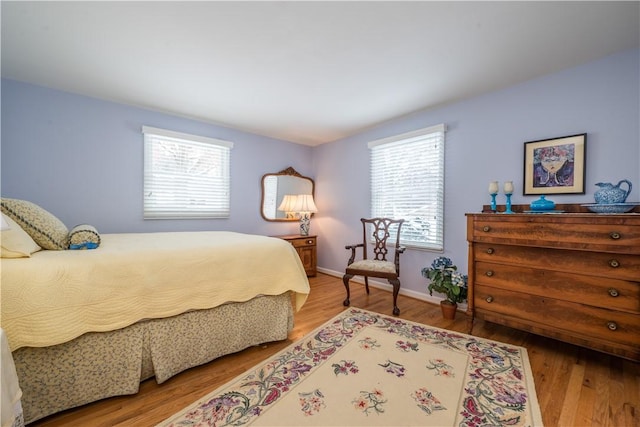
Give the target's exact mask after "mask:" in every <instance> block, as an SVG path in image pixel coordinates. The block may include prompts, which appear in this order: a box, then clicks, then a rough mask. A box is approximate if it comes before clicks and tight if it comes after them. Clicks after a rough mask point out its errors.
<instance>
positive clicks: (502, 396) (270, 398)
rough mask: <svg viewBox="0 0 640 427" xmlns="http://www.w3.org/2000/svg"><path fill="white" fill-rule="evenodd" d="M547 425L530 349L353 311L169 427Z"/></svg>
mask: <svg viewBox="0 0 640 427" xmlns="http://www.w3.org/2000/svg"><path fill="white" fill-rule="evenodd" d="M245 425H251V426H487V425H491V426H497V425H508V426H539V425H542V417H541V415H540V408H539V406H538V402H537V398H536V393H535V386H534V383H533V378H532V375H531V367H530V365H529V360H528V356H527V351H526V349H525V348H523V347H517V346H513V345H509V344H503V343H500V342H496V341H489V340H485V339H481V338H477V337H473V336H471V335H465V334H461V333H457V332H451V331H447V330H444V329H438V328H434V327H430V326H427V325H421V324H419V323H413V322H409V321H406V320H402V319H399V318H393V317H387V316H383V315H380V314H377V313H372V312H369V311H365V310H361V309H355V308H350V309H347V310H345V311H344V312H342V313H341V314H340V315H338V316H336V317H335V318H333V319H331V320H330V321H328V322H327V323H325V324H324V325H323V326H321V327H320V328H318V329H316V330H315V331H314V332H312V333H310V334H309V335H307V336H305V337H304V338H302V339H301V340H299V341H298V342H296V343H294V344H292V345H290V346H289V347H287V348H286V349H284V350H283V351H281V352H280V353H278V354H277V355H275V356H273V357H271V358H270V359H268V360H267V361H266V362H264V363H263V364H261V365H259V366H256V367H255V368H252V369H251V370H249V371H247V372H245V373H244V374H242V375H240V376H239V377H237V378H235V379H233V380H232V381H230V382H229V383H227V384H226V385H224V386H222V387H221V388H219V389H218V390H216V391H214V392H212V393H210V394H209V395H207V396H205V397H204V398H202V399H201V400H200V401H198V402H196V403H194V404H193V405H191V406H190V407H188V408H186V409H184V410H183V411H181V412H179V413H178V414H176V415H174V416H173V417H171V418H170V419H168V420H166V421H164V422H163V423H161V424H160V426H165V427H177V426H245Z"/></svg>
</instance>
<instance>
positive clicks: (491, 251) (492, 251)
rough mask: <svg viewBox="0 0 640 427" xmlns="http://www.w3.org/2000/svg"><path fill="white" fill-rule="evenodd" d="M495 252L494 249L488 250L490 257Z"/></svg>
mask: <svg viewBox="0 0 640 427" xmlns="http://www.w3.org/2000/svg"><path fill="white" fill-rule="evenodd" d="M494 252H495V251H494V250H493V248H488V249H487V253H488V254H489V255H491V254H492V253H494Z"/></svg>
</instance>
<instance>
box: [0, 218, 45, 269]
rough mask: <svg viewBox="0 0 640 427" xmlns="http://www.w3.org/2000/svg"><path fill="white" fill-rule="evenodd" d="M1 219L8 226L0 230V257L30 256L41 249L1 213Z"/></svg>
mask: <svg viewBox="0 0 640 427" xmlns="http://www.w3.org/2000/svg"><path fill="white" fill-rule="evenodd" d="M2 221H3V223H6V224H7V226H8V228H6V229H3V230H2V232H0V243H1V245H2V251H1V253H2V258H24V257H30V256H31V254H32V253H34V252H38V251H39V250H40V249H42V248H40V246H38V244H37V243H36V242H34V241H33V239H32V238H31V237H30V236H29V235H28V234H27V233H26V232H25V231H24V230H23V229H22V228H20V226H19V225H18V224H17V223H16V222H15V221H14V220H12V219H11V218H9V217H8V216H6V215H5V214H2Z"/></svg>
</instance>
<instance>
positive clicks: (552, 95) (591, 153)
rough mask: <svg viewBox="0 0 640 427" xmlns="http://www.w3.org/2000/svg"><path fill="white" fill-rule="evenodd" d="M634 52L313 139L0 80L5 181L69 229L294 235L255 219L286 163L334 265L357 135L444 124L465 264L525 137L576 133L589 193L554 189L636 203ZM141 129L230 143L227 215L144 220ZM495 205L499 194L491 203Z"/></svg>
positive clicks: (353, 227) (411, 254) (352, 209)
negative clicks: (492, 192)
mask: <svg viewBox="0 0 640 427" xmlns="http://www.w3.org/2000/svg"><path fill="white" fill-rule="evenodd" d="M639 53H640V51H638V50H632V51H627V52H621V53H619V54H616V55H612V56H609V57H606V58H603V59H600V60H598V61H594V62H591V63H588V64H585V65H582V66H580V67H576V68H572V69H568V70H564V71H562V72H559V73H555V74H552V75H548V76H545V77H542V78H539V79H535V80H531V81H528V82H526V83H523V84H520V85H517V86H514V87H511V88H508V89H505V90H501V91H498V92H493V93H489V94H486V95H483V96H479V97H476V98H473V99H469V100H466V101H463V102H459V103H455V104H452V105H448V106H444V107H441V108H437V109H432V110H427V111H421V112H418V113H415V114H412V115H409V116H406V117H403V118H401V119H398V120H394V121H391V122H388V123H385V124H384V125H381V126H378V127H376V128H373V129H370V130H368V131H367V132H363V133H361V134H358V135H354V136H352V137H349V138H345V139H342V140H339V141H336V142H333V143H329V144H325V145H321V146H318V147H314V148H310V147H306V146H302V145H299V144H294V143H290V142H286V141H278V140H274V139H269V138H265V137H261V136H257V135H252V134H248V133H245V132H241V131H238V130H234V129H229V128H225V127H221V126H215V125H212V124H207V123H202V122H197V121H193V120H188V119H184V118H179V117H175V116H170V115H166V114H161V113H157V112H153V111H148V110H143V109H139V108H134V107H129V106H124V105H119V104H115V103H111V102H106V101H101V100H96V99H92V98H87V97H83V96H78V95H73V94H68V93H64V92H60V91H56V90H50V89H46V88H42V87H37V86H32V85H28V84H23V83H19V82H16V81H7V80H2V94H1V95H2V146H1V148H2V150H1V156H2V159H1V162H2V163H1V165H2V171H1V181H0V185H1V191H2V195H3V196H4V197H14V198H22V199H27V200H31V201H34V202H36V203H38V204H40V205H42V206H43V207H44V208H46V209H48V210H50V211H51V212H52V213H54V214H56V215H57V216H58V217H59V218H60V219H62V220H63V222H65V224H67V225H68V226H70V227H71V226H73V225H75V224H77V223H82V222H87V223H90V224H93V225H95V226H96V227H97V228H98V230H100V231H102V232H105V233H112V232H146V231H162V230H236V231H242V232H248V233H257V234H288V233H297V224H296V223H272V222H266V221H264V220H263V219H262V217H261V216H260V211H259V202H260V179H261V177H262V175H263V174H264V173H267V172H277V171H279V170H281V169H284V168H285V167H287V166H293V167H294V168H296V169H297V170H298V171H299V172H301V173H303V174H304V175H308V176H310V177H313V178H314V179H315V180H316V204H317V205H318V209H319V213H318V214H317V215H316V216H314V219H313V220H312V222H311V232H312V233H313V234H318V250H319V254H318V264H319V266H320V267H321V269H323V270H324V271H326V272H333V273H336V274H341V273H342V272H343V271H344V267H345V265H346V261H347V259H348V253H347V252H346V251H345V249H344V245H345V244H350V243H355V242H357V241H358V240H359V239H360V238H361V234H360V233H361V230H360V224H359V218H361V217H365V216H368V215H369V196H370V194H369V152H368V149H367V142H369V141H372V140H376V139H379V138H383V137H387V136H391V135H396V134H399V133H403V132H408V131H411V130H415V129H419V128H423V127H426V126H431V125H435V124H438V123H445V124H446V125H447V128H448V131H447V134H446V168H445V173H446V198H445V216H446V218H445V252H444V254H445V255H447V256H449V257H451V258H452V259H453V260H454V262H455V263H456V264H457V265H458V267H459V268H460V269H461V270H462V271H463V272H466V271H467V242H466V235H465V233H466V228H465V227H466V224H465V216H464V213H465V212H478V211H480V210H481V206H482V205H483V204H486V203H488V202H489V198H488V196H487V194H486V193H487V187H488V183H489V181H491V180H499V181H500V182H501V183H503V182H504V181H506V180H512V181H513V182H514V185H515V187H516V193H515V195H514V198H513V201H514V203H526V204H528V203H530V202H531V201H532V200H534V199H536V197H530V196H529V197H524V196H522V185H523V183H522V167H523V151H524V146H523V144H524V142H526V141H533V140H539V139H545V138H553V137H559V136H565V135H573V134H577V133H583V132H586V133H587V134H588V136H587V163H586V183H585V187H586V194H584V195H557V196H553V197H550V198H551V199H552V200H554V201H556V202H557V203H590V202H593V193H594V192H595V190H596V189H597V188H596V187H595V185H594V184H595V183H596V182H600V181H605V182H617V181H618V180H620V179H622V178H627V179H629V180H631V181H632V182H633V184H634V186H635V188H634V190H633V192H632V193H631V196H630V199H629V201H639V200H640V130H639V127H640V125H639V123H640V84H639V82H640V55H639ZM142 125H148V126H154V127H160V128H166V129H171V130H175V131H179V132H186V133H193V134H198V135H203V136H209V137H213V138H220V139H225V140H229V141H232V142H234V144H235V147H234V149H233V151H232V200H231V218H229V219H216V220H163V221H158V220H155V221H144V220H143V219H142V155H143V152H142V142H143V140H142V135H141V132H140V130H141V127H142ZM499 202H500V203H504V196H501V198H500V199H499ZM438 255H440V254H437V253H433V252H427V251H418V250H408V251H407V252H406V253H405V254H404V255H403V256H402V267H401V279H402V286H403V291H408V293H409V294H411V295H415V296H420V294H423V293H424V292H425V280H424V279H423V278H422V277H421V276H420V270H421V269H422V267H424V266H426V265H428V264H430V263H431V261H432V260H433V259H434V258H435V257H436V256H438Z"/></svg>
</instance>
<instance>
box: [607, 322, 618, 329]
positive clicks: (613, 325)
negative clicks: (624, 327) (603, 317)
mask: <svg viewBox="0 0 640 427" xmlns="http://www.w3.org/2000/svg"><path fill="white" fill-rule="evenodd" d="M607 328H609V330H610V331H615V330H616V329H618V324H617V323H616V322H607Z"/></svg>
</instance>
